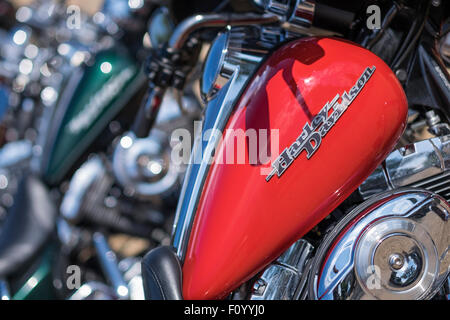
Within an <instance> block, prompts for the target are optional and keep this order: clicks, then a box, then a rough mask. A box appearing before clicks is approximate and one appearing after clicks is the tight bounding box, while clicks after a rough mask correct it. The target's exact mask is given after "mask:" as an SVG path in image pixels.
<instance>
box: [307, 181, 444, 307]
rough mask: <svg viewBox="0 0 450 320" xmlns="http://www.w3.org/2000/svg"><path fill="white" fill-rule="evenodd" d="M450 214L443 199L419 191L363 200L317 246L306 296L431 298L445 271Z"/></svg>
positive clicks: (327, 297)
mask: <svg viewBox="0 0 450 320" xmlns="http://www.w3.org/2000/svg"><path fill="white" fill-rule="evenodd" d="M449 214H450V207H449V205H448V203H447V202H445V200H443V199H442V198H440V197H439V196H438V195H436V194H433V193H432V192H429V191H425V190H419V189H403V190H402V189H400V190H396V191H394V192H393V191H390V192H387V193H383V194H381V195H379V196H376V197H373V198H371V199H369V200H368V201H366V202H364V203H362V204H361V205H360V206H358V207H356V208H355V209H354V210H353V211H352V212H350V213H349V214H348V215H347V216H346V217H345V218H344V219H343V220H341V221H340V222H339V223H338V224H337V225H336V226H335V227H334V228H333V229H332V230H331V232H330V233H329V234H328V235H327V236H326V237H325V239H324V241H323V242H322V245H321V246H320V247H319V248H318V251H317V254H316V256H315V258H314V261H313V265H312V269H311V272H312V273H313V274H312V277H310V281H309V296H310V298H313V299H324V300H342V299H390V300H392V299H427V298H431V297H432V296H433V295H434V294H435V293H436V291H437V290H438V289H439V288H440V286H441V285H442V283H443V281H444V280H445V279H446V278H447V276H448V273H449V264H450V252H449V244H450V225H449V221H448V220H449Z"/></svg>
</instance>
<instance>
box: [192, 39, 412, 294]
mask: <svg viewBox="0 0 450 320" xmlns="http://www.w3.org/2000/svg"><path fill="white" fill-rule="evenodd" d="M372 66H375V67H376V70H375V71H374V73H373V74H372V75H371V77H370V78H369V79H368V80H367V83H366V84H365V86H364V87H363V88H362V89H361V91H360V93H359V94H358V95H357V96H356V98H355V99H354V100H353V101H352V103H351V104H350V105H349V106H348V109H347V110H346V111H345V112H344V113H343V114H342V116H341V117H340V118H339V119H338V120H337V122H336V123H335V124H334V125H333V126H332V127H331V129H330V130H329V131H328V133H327V134H326V135H325V136H324V137H323V138H322V141H321V144H320V147H319V148H318V149H317V150H316V152H315V153H314V154H313V155H312V156H311V157H310V159H307V157H306V152H305V151H303V152H302V153H300V155H298V157H297V158H296V160H295V161H293V163H292V164H291V166H290V167H289V168H288V169H287V170H286V171H285V172H284V173H283V175H281V177H278V176H277V175H275V176H273V177H272V178H271V179H270V180H269V181H268V182H267V181H266V179H265V178H266V177H265V176H262V175H261V172H260V169H261V168H262V167H270V164H259V165H254V164H253V165H251V164H249V163H248V160H249V159H248V154H247V155H246V164H218V163H215V164H213V165H212V166H211V169H210V172H209V174H208V177H207V180H206V184H205V187H204V190H203V194H202V196H201V199H200V202H199V205H198V208H197V214H196V217H195V220H194V224H193V228H192V232H191V238H190V241H189V245H188V250H187V255H186V259H185V262H184V265H183V295H184V298H186V299H214V298H223V297H225V296H226V295H227V294H229V293H230V292H231V291H232V290H234V289H236V288H237V287H238V286H239V285H240V284H242V283H243V282H244V281H247V280H249V279H250V278H251V277H253V276H254V275H255V274H257V273H258V272H260V271H262V270H263V269H264V267H265V266H267V264H269V263H270V262H271V261H273V260H274V259H276V258H277V257H278V256H279V255H280V254H281V253H282V252H283V251H284V250H286V249H287V248H288V247H289V246H290V245H291V244H292V243H293V242H295V241H296V240H298V239H299V238H301V237H302V236H303V235H304V234H305V233H307V232H308V231H309V230H310V229H311V228H313V227H314V226H315V225H316V224H317V223H318V222H320V221H321V220H322V219H323V218H324V217H326V216H327V215H328V214H329V213H330V212H331V211H332V210H333V209H335V208H336V207H337V206H338V205H339V204H340V203H341V202H342V201H343V200H344V199H345V198H346V197H348V196H349V195H350V194H351V193H352V192H353V191H354V190H355V189H356V188H357V187H358V186H359V184H360V183H362V182H363V181H364V180H365V179H366V178H367V176H368V175H369V174H370V173H371V172H372V171H373V170H374V169H375V168H376V167H377V166H378V165H379V164H380V163H381V161H382V160H383V159H384V158H385V157H386V156H387V154H388V153H389V152H390V151H391V150H392V149H393V147H394V146H395V143H396V141H397V140H398V138H399V137H400V135H401V134H402V132H403V130H404V127H405V122H406V117H407V101H406V97H405V94H404V92H403V89H402V87H401V85H400V84H399V82H398V81H397V79H396V77H395V75H394V74H393V73H392V71H391V70H390V69H389V67H388V66H387V65H386V64H385V63H384V62H383V61H382V60H381V59H379V58H378V57H377V56H375V55H374V54H372V53H371V52H369V51H367V50H365V49H364V48H361V47H359V46H357V45H355V44H351V43H350V42H348V41H342V40H338V39H332V38H308V39H302V40H296V41H293V42H290V43H288V44H286V45H284V46H283V47H281V48H280V49H278V50H277V51H276V52H274V53H273V54H272V56H271V57H270V58H269V59H268V60H267V61H266V62H265V63H264V64H263V65H262V66H261V67H260V69H259V71H258V72H257V74H256V76H255V77H254V78H253V81H251V83H250V84H249V86H248V88H247V89H246V90H245V92H244V94H243V96H242V97H241V99H240V101H239V103H238V104H237V106H236V108H235V110H234V112H233V114H232V116H231V118H230V120H229V122H228V124H227V129H242V130H247V129H249V128H254V129H279V149H280V152H281V151H283V150H284V148H286V147H289V146H291V145H292V143H293V142H294V141H295V140H296V139H297V138H298V137H299V135H300V134H301V133H302V130H303V127H304V125H305V124H306V122H309V123H311V121H312V119H313V118H314V116H315V115H317V114H318V113H319V111H320V110H321V109H322V108H323V107H324V105H325V104H326V103H327V102H328V101H332V100H333V98H334V97H335V96H336V95H337V94H340V95H342V94H343V93H344V91H346V92H349V91H350V89H351V88H352V87H353V86H354V85H355V83H356V82H357V80H358V79H359V77H360V76H361V74H363V72H364V70H365V69H366V68H367V67H372ZM339 103H340V100H339ZM331 111H332V110H331ZM331 111H330V112H331ZM232 140H233V139H231V137H230V136H229V137H225V138H224V140H223V141H222V143H221V145H220V146H219V148H218V150H217V151H216V156H217V157H222V156H223V155H224V153H225V150H226V149H227V147H228V148H232V147H234V148H237V147H238V145H239V144H238V143H234V146H233V141H232ZM247 143H248V141H247V142H246V144H247ZM272 143H273V142H272ZM248 147H249V146H248V145H246V148H248ZM266 147H267V148H269V146H268V145H267V146H266ZM235 152H237V150H236V151H235ZM276 156H278V154H276V155H273V158H275V157H276Z"/></svg>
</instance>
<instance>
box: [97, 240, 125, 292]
mask: <svg viewBox="0 0 450 320" xmlns="http://www.w3.org/2000/svg"><path fill="white" fill-rule="evenodd" d="M93 242H94V247H95V250H96V252H97V256H98V259H99V261H100V265H101V268H102V270H103V272H104V274H105V277H106V279H107V280H109V282H110V284H111V285H112V287H113V289H114V292H115V293H116V294H117V295H118V296H119V297H120V298H122V299H127V298H128V297H129V291H130V290H129V289H128V285H127V283H126V282H125V280H124V278H123V275H122V273H121V272H120V270H119V266H118V262H117V258H116V254H115V253H114V252H113V251H112V249H111V248H110V247H109V245H108V241H107V240H106V238H105V236H104V235H103V234H101V233H100V232H96V233H94V236H93Z"/></svg>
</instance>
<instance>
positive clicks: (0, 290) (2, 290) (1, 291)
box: [0, 279, 11, 300]
mask: <svg viewBox="0 0 450 320" xmlns="http://www.w3.org/2000/svg"><path fill="white" fill-rule="evenodd" d="M10 299H11V294H10V293H9V286H8V283H7V282H6V281H5V279H0V300H10Z"/></svg>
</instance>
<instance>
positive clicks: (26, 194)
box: [0, 175, 57, 278]
mask: <svg viewBox="0 0 450 320" xmlns="http://www.w3.org/2000/svg"><path fill="white" fill-rule="evenodd" d="M56 215H57V210H56V208H55V205H54V204H53V201H52V200H51V198H50V195H49V192H48V190H47V188H46V186H45V185H44V184H43V183H42V182H41V181H40V180H39V179H38V178H36V177H34V176H32V175H26V176H24V177H23V178H22V180H21V182H20V184H19V188H18V190H17V193H16V195H15V196H14V204H13V206H12V207H11V210H10V211H9V212H8V215H7V217H6V220H5V222H4V224H3V226H2V229H1V233H0V278H6V277H9V276H12V275H14V274H15V272H16V271H18V270H21V268H23V267H25V266H26V265H28V263H30V262H31V260H32V259H33V258H34V257H35V255H36V254H38V253H39V251H40V250H41V249H42V248H43V247H44V245H45V244H46V243H47V240H48V239H49V237H50V235H51V234H52V232H53V230H54V227H55V222H56Z"/></svg>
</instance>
